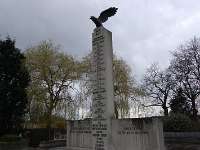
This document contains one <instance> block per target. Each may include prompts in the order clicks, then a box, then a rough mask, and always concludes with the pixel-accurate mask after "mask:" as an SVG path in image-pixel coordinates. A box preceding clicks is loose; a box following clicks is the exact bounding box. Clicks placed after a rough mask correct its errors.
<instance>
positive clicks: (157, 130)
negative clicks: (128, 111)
mask: <svg viewBox="0 0 200 150" xmlns="http://www.w3.org/2000/svg"><path fill="white" fill-rule="evenodd" d="M111 124H112V126H111V137H112V138H111V141H110V142H111V143H112V144H113V148H112V149H114V150H164V138H163V127H162V120H161V118H158V117H152V118H135V119H113V120H112V121H111ZM100 136H101V135H99V138H100ZM93 138H95V137H93V135H92V119H91V120H90V119H87V120H81V121H80V120H79V121H67V144H66V145H67V150H95V149H93V148H92V146H93V143H92V141H93ZM102 150H103V149H102Z"/></svg>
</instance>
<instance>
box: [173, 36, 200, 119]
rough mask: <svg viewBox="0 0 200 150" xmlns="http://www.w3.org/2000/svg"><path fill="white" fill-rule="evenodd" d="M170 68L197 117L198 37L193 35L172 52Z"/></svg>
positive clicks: (198, 85) (199, 88) (199, 65)
mask: <svg viewBox="0 0 200 150" xmlns="http://www.w3.org/2000/svg"><path fill="white" fill-rule="evenodd" d="M173 56H174V58H173V60H172V61H171V64H170V70H171V72H172V73H173V74H174V76H175V78H176V80H177V82H178V83H179V85H180V86H181V87H182V89H183V93H184V94H185V95H186V96H187V98H188V99H189V102H190V103H191V106H192V115H193V118H194V119H195V118H196V117H197V112H198V111H197V108H196V100H197V98H198V96H199V94H200V39H198V38H196V37H194V38H193V39H192V40H190V41H189V42H187V43H185V44H184V45H181V46H180V47H178V49H177V50H176V52H174V53H173Z"/></svg>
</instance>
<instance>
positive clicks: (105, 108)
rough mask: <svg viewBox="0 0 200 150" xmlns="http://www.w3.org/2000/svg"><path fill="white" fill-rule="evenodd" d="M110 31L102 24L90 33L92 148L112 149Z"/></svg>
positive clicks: (97, 149) (112, 111)
mask: <svg viewBox="0 0 200 150" xmlns="http://www.w3.org/2000/svg"><path fill="white" fill-rule="evenodd" d="M112 60H113V49H112V33H111V32H110V31H108V30H107V29H105V28H104V27H103V26H102V27H99V28H96V29H94V32H93V34H92V68H91V71H92V76H91V79H92V82H93V84H92V87H93V95H92V102H93V104H92V135H93V149H94V150H112V139H111V135H112V133H111V119H112V118H113V116H114V103H113V97H114V96H113V93H114V92H113V69H112V66H113V64H112Z"/></svg>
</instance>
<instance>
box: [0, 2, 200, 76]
mask: <svg viewBox="0 0 200 150" xmlns="http://www.w3.org/2000/svg"><path fill="white" fill-rule="evenodd" d="M111 6H115V7H118V8H119V10H118V12H117V14H116V16H114V17H112V18H110V19H109V20H108V21H107V22H106V23H105V24H104V26H105V27H106V28H107V29H109V30H110V31H112V33H113V47H114V53H116V54H117V55H118V56H120V57H122V58H124V59H125V60H126V61H127V63H128V64H129V65H130V66H131V68H132V70H133V73H134V74H135V76H136V78H137V79H141V76H142V74H143V73H144V72H145V69H146V68H147V67H148V66H149V65H150V64H152V63H153V62H159V63H160V65H161V67H163V68H164V67H166V66H167V65H168V64H169V61H170V57H171V54H170V51H173V50H174V49H176V47H177V46H178V45H180V44H181V43H184V42H185V41H187V40H189V39H190V38H192V37H193V36H195V35H196V36H200V35H199V34H200V1H198V0H113V1H111V0H0V35H1V38H2V37H5V36H7V35H10V36H11V37H13V38H15V39H16V42H17V47H19V48H21V49H22V50H24V49H26V48H27V47H29V46H31V45H35V44H37V43H38V42H40V41H42V40H47V39H51V40H53V41H55V42H56V43H57V44H60V45H62V48H63V50H64V51H66V52H68V53H70V54H72V55H75V56H77V57H81V56H84V55H86V54H87V53H88V52H89V51H90V50H91V33H92V30H93V29H94V24H93V23H92V22H91V21H90V20H89V17H90V16H91V15H94V16H98V15H99V13H100V12H101V11H102V10H104V9H107V8H108V7H111Z"/></svg>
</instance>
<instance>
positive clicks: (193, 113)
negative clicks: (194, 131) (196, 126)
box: [191, 99, 198, 120]
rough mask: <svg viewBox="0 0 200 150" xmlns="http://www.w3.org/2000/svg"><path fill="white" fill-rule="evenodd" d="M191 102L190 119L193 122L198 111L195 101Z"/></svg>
mask: <svg viewBox="0 0 200 150" xmlns="http://www.w3.org/2000/svg"><path fill="white" fill-rule="evenodd" d="M191 101H192V118H193V119H194V120H196V119H197V112H198V111H197V109H196V104H195V99H192V100H191Z"/></svg>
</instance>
